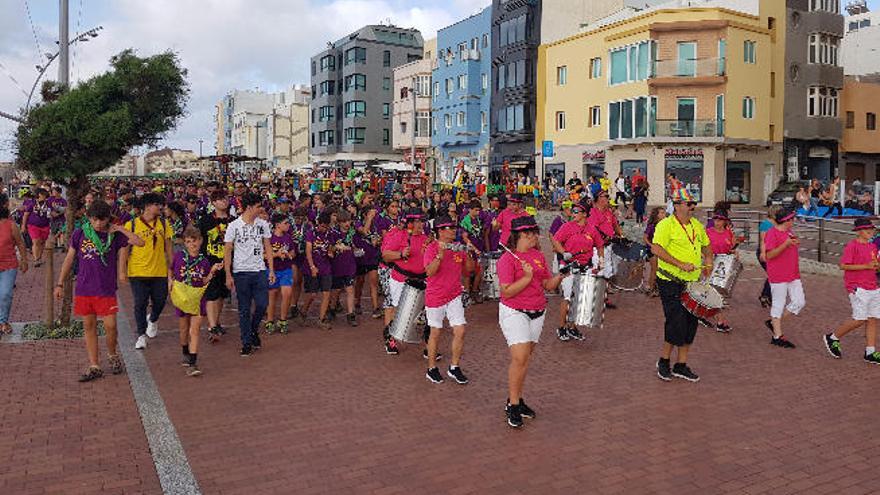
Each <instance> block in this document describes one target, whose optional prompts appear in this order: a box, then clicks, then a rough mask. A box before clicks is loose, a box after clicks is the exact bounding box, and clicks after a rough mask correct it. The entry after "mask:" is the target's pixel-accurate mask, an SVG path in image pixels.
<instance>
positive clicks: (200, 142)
mask: <svg viewBox="0 0 880 495" xmlns="http://www.w3.org/2000/svg"><path fill="white" fill-rule="evenodd" d="M202 141H204V140H203V139H199V158H201V157H202Z"/></svg>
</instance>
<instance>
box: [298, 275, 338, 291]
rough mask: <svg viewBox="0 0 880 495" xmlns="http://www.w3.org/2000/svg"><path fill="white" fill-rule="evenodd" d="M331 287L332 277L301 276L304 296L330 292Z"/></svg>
mask: <svg viewBox="0 0 880 495" xmlns="http://www.w3.org/2000/svg"><path fill="white" fill-rule="evenodd" d="M332 286H333V275H318V276H317V277H313V276H311V275H303V288H305V291H306V294H314V293H316V292H330V288H331V287H332Z"/></svg>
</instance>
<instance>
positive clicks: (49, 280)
mask: <svg viewBox="0 0 880 495" xmlns="http://www.w3.org/2000/svg"><path fill="white" fill-rule="evenodd" d="M46 254H48V255H49V256H48V258H47V259H46V267H45V268H44V269H43V271H44V273H45V276H46V280H45V282H44V283H45V284H46V289H45V292H44V294H43V309H44V311H43V323H45V324H46V327H47V328H49V329H54V328H55V298H54V297H53V290H54V287H55V234H49V238H48V239H46V249H44V250H43V255H44V256H45V255H46Z"/></svg>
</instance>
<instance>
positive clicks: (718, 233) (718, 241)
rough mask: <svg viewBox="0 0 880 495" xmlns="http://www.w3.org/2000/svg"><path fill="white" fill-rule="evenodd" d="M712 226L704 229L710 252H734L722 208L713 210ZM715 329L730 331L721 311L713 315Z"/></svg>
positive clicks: (731, 236) (723, 331) (730, 231)
mask: <svg viewBox="0 0 880 495" xmlns="http://www.w3.org/2000/svg"><path fill="white" fill-rule="evenodd" d="M712 220H713V224H712V227H710V228H708V229H706V235H707V236H709V247H710V248H711V249H712V254H713V255H715V256H718V255H719V254H734V253H735V250H736V245H737V243H736V240H735V239H734V235H733V229H732V228H731V227H730V218H728V217H727V212H726V211H724V210H715V212H714V213H713V214H712ZM704 323H706V324H707V325H708V326H710V327H711V326H713V325H712V324H711V323H710V322H704ZM714 326H715V330H717V331H719V332H721V333H728V332H730V330H731V328H730V324H729V323H727V319H726V318H725V317H724V313H723V311H720V312H719V313H718V314H717V315H715V325H714Z"/></svg>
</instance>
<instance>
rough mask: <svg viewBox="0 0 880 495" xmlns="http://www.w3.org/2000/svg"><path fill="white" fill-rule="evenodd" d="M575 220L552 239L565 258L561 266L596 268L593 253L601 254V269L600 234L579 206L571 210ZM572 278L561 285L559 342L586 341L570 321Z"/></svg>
mask: <svg viewBox="0 0 880 495" xmlns="http://www.w3.org/2000/svg"><path fill="white" fill-rule="evenodd" d="M571 214H572V218H573V219H572V220H571V221H570V222H566V223H564V224H563V225H562V227H560V228H559V230H558V231H557V232H556V235H554V236H553V237H552V238H551V241H552V243H553V250H554V251H555V252H556V253H557V254H559V255H561V256H562V261H561V262H560V263H561V265H562V266H565V265H566V264H575V265H579V266H584V267H586V266H593V250H594V249H596V250H598V253H599V254H598V256H597V260H598V263H599V265H598V267H599V268H600V269H601V267H602V261H603V260H604V259H605V248H604V246H603V245H602V238H601V237H600V236H599V233H598V232H596V231H595V229H593V227H591V226H590V224H589V222H587V210H586V208H584V207H583V205H580V204H577V205H574V206H572V207H571ZM573 285H574V282H573V278H572V277H568V278H566V279H565V280H563V281H562V301H560V303H559V328H557V329H556V336H557V337H558V338H559V340H562V341H566V340H569V339H574V340H584V335H583V334H582V333H581V332H580V331H579V330H578V329H577V326H575V324H574V323H571V322H569V321H568V305H569V303H570V301H571V292H572V286H573Z"/></svg>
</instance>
